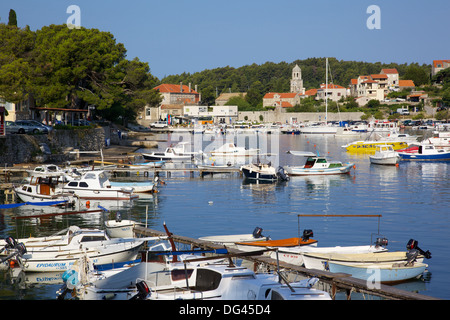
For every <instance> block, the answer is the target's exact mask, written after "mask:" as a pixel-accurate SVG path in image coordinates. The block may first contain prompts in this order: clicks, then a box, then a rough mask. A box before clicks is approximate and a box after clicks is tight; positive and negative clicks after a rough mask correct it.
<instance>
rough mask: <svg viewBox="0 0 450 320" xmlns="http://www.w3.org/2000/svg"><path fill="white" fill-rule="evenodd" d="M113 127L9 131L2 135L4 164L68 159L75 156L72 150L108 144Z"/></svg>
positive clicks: (1, 162) (0, 155)
mask: <svg viewBox="0 0 450 320" xmlns="http://www.w3.org/2000/svg"><path fill="white" fill-rule="evenodd" d="M106 130H108V131H109V127H104V128H103V127H102V128H89V129H77V130H53V131H52V132H51V133H49V134H42V135H27V134H8V135H6V136H4V137H2V138H0V165H1V166H12V165H14V164H18V163H27V162H36V163H43V162H59V163H60V162H64V161H68V160H73V159H75V157H76V155H75V154H71V153H69V152H70V151H72V150H75V149H79V150H81V151H98V150H100V149H102V148H104V146H105V131H106Z"/></svg>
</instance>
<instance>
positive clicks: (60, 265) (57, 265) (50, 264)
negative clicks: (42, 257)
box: [36, 262, 66, 269]
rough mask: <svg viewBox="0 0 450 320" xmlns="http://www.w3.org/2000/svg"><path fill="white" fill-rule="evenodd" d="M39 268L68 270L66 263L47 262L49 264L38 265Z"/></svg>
mask: <svg viewBox="0 0 450 320" xmlns="http://www.w3.org/2000/svg"><path fill="white" fill-rule="evenodd" d="M36 267H37V268H58V269H63V268H66V263H64V262H62V263H61V262H59V263H58V262H53V263H51V262H47V263H38V264H37V265H36Z"/></svg>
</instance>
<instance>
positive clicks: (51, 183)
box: [14, 173, 75, 203]
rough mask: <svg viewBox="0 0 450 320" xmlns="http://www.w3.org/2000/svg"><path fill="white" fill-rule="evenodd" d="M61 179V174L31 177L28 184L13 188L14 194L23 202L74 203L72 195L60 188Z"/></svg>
mask: <svg viewBox="0 0 450 320" xmlns="http://www.w3.org/2000/svg"><path fill="white" fill-rule="evenodd" d="M62 177H63V174H62V173H54V174H47V175H37V176H32V177H30V179H29V181H28V182H25V183H23V184H22V185H20V186H18V187H14V192H15V194H16V195H17V196H18V197H19V199H20V200H22V201H23V202H39V201H41V202H48V201H65V202H66V203H73V202H74V201H75V197H74V195H73V193H70V192H68V191H67V190H64V189H62V188H61V183H62Z"/></svg>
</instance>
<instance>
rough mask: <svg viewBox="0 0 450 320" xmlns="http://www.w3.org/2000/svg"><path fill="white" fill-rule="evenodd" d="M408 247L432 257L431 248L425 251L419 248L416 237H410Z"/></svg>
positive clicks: (426, 256)
mask: <svg viewBox="0 0 450 320" xmlns="http://www.w3.org/2000/svg"><path fill="white" fill-rule="evenodd" d="M406 249H408V250H410V251H412V250H417V251H418V252H419V253H420V254H421V255H423V256H424V257H425V258H427V259H431V252H430V251H429V250H427V251H423V250H422V249H420V248H419V242H418V241H417V240H414V239H409V241H408V243H407V244H406Z"/></svg>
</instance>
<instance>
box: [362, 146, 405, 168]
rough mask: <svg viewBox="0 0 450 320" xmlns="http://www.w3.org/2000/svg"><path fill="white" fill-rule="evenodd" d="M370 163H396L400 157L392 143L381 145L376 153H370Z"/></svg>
mask: <svg viewBox="0 0 450 320" xmlns="http://www.w3.org/2000/svg"><path fill="white" fill-rule="evenodd" d="M369 159H370V163H373V164H384V165H396V164H397V163H398V161H399V160H400V157H399V155H398V153H397V152H395V150H394V148H392V146H391V145H387V144H386V145H379V146H377V148H376V151H375V154H373V155H369Z"/></svg>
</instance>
